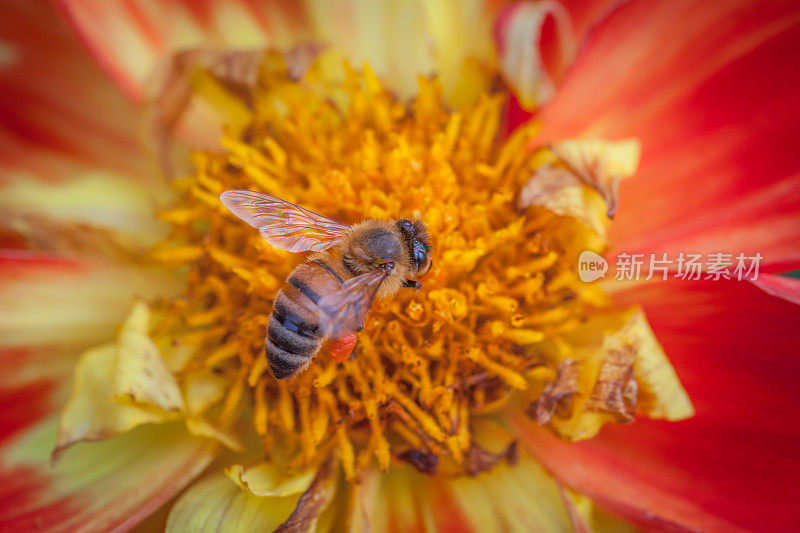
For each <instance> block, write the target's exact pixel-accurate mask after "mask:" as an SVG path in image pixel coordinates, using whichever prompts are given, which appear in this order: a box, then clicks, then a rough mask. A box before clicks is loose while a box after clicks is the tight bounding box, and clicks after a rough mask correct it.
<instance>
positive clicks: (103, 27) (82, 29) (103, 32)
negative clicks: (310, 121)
mask: <svg viewBox="0 0 800 533" xmlns="http://www.w3.org/2000/svg"><path fill="white" fill-rule="evenodd" d="M484 3H485V2H483V1H480V0H473V1H470V2H461V1H455V0H453V1H446V2H436V3H431V4H429V3H424V4H416V3H406V2H393V3H384V2H370V1H346V2H289V1H281V2H266V3H256V2H248V1H244V0H233V1H224V2H223V1H211V2H202V3H197V2H185V1H178V0H171V1H165V2H162V1H156V0H148V1H144V2H137V3H135V4H133V3H130V2H122V1H119V0H112V1H108V2H102V3H101V4H100V5H98V4H97V3H96V2H90V1H85V0H60V2H59V4H60V5H61V7H62V9H63V11H64V13H66V15H67V17H68V18H69V19H70V21H71V22H72V23H73V25H74V26H75V28H76V29H77V31H78V32H79V33H80V35H81V37H82V38H83V40H84V41H85V42H86V44H87V45H88V47H89V49H90V50H91V51H92V53H93V54H94V55H95V57H96V58H97V60H98V62H99V63H100V64H101V65H102V66H103V68H105V69H106V70H107V71H108V72H109V73H110V74H111V76H112V77H113V78H114V80H115V81H116V82H117V83H118V84H119V85H120V87H122V89H123V90H124V91H125V93H126V94H128V96H130V97H132V98H134V99H137V100H138V99H141V98H142V97H143V96H144V94H145V91H144V85H145V83H146V80H147V78H148V76H149V75H150V74H151V73H152V72H153V69H154V67H155V66H156V64H157V62H158V61H159V60H160V59H162V58H164V57H166V56H168V55H169V54H170V53H173V52H175V51H178V50H184V49H189V48H265V47H278V48H289V47H292V46H296V45H298V44H303V43H308V42H320V43H325V44H329V45H331V46H332V47H334V48H337V49H339V50H341V51H343V52H345V53H346V54H348V56H349V57H350V59H351V61H353V62H354V63H356V64H358V63H360V62H363V61H369V63H370V66H371V67H372V68H373V69H374V70H375V71H376V72H377V73H378V74H379V75H380V76H385V77H387V78H388V79H389V80H390V86H391V87H392V88H393V89H395V90H397V91H398V92H400V94H403V95H408V94H412V93H414V92H416V89H417V76H418V75H429V74H432V73H434V72H437V71H438V72H439V73H440V74H441V75H442V76H443V78H444V80H445V84H446V85H447V86H449V87H453V86H454V85H455V84H456V82H457V80H458V78H459V76H460V75H461V68H462V63H463V61H464V60H465V59H466V58H468V57H475V58H477V59H478V60H480V61H483V62H491V60H492V46H491V38H490V21H491V14H490V13H489V12H488V10H487V8H486V7H485V6H484Z"/></svg>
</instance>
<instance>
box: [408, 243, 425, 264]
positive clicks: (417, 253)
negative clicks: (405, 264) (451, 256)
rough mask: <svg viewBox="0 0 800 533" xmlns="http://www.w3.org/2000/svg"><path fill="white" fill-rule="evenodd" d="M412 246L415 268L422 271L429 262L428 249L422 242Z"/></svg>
mask: <svg viewBox="0 0 800 533" xmlns="http://www.w3.org/2000/svg"><path fill="white" fill-rule="evenodd" d="M411 246H412V252H413V254H414V266H416V267H417V269H420V268H422V267H423V266H424V265H425V263H426V262H427V261H428V249H427V248H426V247H425V245H424V244H422V243H421V242H420V241H414V242H413V243H412V245H411Z"/></svg>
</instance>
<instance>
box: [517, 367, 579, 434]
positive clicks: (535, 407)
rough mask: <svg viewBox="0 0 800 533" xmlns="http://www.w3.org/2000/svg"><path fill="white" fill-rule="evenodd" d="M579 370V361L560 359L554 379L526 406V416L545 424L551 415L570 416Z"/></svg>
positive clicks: (576, 389)
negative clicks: (535, 399) (537, 397)
mask: <svg viewBox="0 0 800 533" xmlns="http://www.w3.org/2000/svg"><path fill="white" fill-rule="evenodd" d="M579 371H580V362H579V361H576V360H575V359H565V360H564V361H562V362H561V365H560V366H559V368H558V375H557V376H556V379H555V380H553V381H552V382H550V383H548V384H547V386H546V387H545V388H544V390H543V391H542V394H541V395H540V396H539V399H538V400H537V401H535V402H533V403H531V405H530V406H528V416H530V417H531V418H533V419H534V420H536V422H538V423H539V424H547V423H548V422H550V420H552V418H553V415H555V416H558V417H560V418H568V417H570V416H571V415H572V404H573V400H574V395H575V393H577V392H578V374H579Z"/></svg>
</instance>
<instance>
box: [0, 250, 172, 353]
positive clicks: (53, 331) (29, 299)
mask: <svg viewBox="0 0 800 533" xmlns="http://www.w3.org/2000/svg"><path fill="white" fill-rule="evenodd" d="M181 283H182V281H181V280H180V279H179V278H178V277H177V276H176V275H174V274H171V273H169V272H167V271H164V270H160V269H152V268H151V269H145V268H141V267H140V268H136V267H133V266H129V265H112V264H109V263H103V262H91V261H85V260H76V259H64V258H60V257H58V256H52V255H46V254H38V253H33V252H26V251H0V346H3V347H11V348H26V347H34V346H40V347H41V346H50V345H61V346H72V347H74V346H89V345H93V344H98V343H101V342H104V341H107V340H109V339H110V338H111V336H112V334H113V332H114V330H115V328H116V327H117V326H118V325H119V324H120V322H121V321H122V319H123V318H124V317H125V315H126V313H127V311H128V310H129V309H130V307H131V303H132V302H133V300H134V298H135V297H137V296H140V297H152V296H156V295H160V296H163V295H168V294H173V293H175V291H177V290H179V289H180V286H181Z"/></svg>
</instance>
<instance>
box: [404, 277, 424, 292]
mask: <svg viewBox="0 0 800 533" xmlns="http://www.w3.org/2000/svg"><path fill="white" fill-rule="evenodd" d="M403 287H409V288H411V289H414V290H415V291H418V290H420V289H421V288H422V283H420V282H419V281H415V280H413V279H407V280H406V281H405V282H404V283H403Z"/></svg>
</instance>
